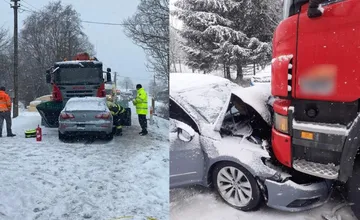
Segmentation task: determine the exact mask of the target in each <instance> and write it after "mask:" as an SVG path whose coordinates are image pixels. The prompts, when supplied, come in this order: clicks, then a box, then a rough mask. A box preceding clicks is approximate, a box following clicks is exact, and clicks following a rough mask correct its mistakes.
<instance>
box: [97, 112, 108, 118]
mask: <svg viewBox="0 0 360 220" xmlns="http://www.w3.org/2000/svg"><path fill="white" fill-rule="evenodd" d="M95 118H98V119H109V118H110V113H101V114H98V115H96V116H95Z"/></svg>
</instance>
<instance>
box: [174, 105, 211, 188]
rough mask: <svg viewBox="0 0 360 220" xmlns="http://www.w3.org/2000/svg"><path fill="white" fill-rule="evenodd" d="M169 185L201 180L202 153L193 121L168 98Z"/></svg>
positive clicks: (193, 182) (178, 185) (202, 172)
mask: <svg viewBox="0 0 360 220" xmlns="http://www.w3.org/2000/svg"><path fill="white" fill-rule="evenodd" d="M169 104H170V187H171V188H173V187H180V186H185V185H192V184H197V183H200V182H202V180H203V175H204V153H203V150H202V147H201V145H200V134H199V129H198V127H197V125H196V123H195V121H194V120H193V119H192V118H191V117H190V116H189V115H188V114H187V113H186V112H185V111H184V110H183V109H182V108H181V107H180V106H179V105H178V104H176V103H175V102H174V101H173V100H172V99H170V103H169Z"/></svg>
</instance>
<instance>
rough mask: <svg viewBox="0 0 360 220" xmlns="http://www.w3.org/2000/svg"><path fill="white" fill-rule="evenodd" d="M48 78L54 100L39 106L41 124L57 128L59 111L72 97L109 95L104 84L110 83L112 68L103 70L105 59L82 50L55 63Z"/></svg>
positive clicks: (48, 72)
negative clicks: (69, 57) (102, 60)
mask: <svg viewBox="0 0 360 220" xmlns="http://www.w3.org/2000/svg"><path fill="white" fill-rule="evenodd" d="M104 73H106V77H104ZM46 81H47V83H49V84H51V86H52V101H50V102H45V103H42V104H40V105H38V106H37V107H36V108H37V110H38V111H39V113H40V115H41V116H42V123H41V124H42V125H45V126H46V127H58V117H59V114H60V111H61V110H62V109H63V107H64V105H65V104H66V102H67V101H68V100H69V99H70V98H72V97H87V96H92V97H106V92H105V83H107V82H111V69H110V68H108V69H107V71H106V72H105V71H103V64H102V62H100V61H98V60H97V59H96V58H91V57H90V56H89V54H88V53H80V54H77V55H76V56H75V57H74V58H73V60H70V61H67V60H64V61H61V62H56V63H55V64H54V65H53V66H52V67H51V68H50V69H49V70H47V71H46Z"/></svg>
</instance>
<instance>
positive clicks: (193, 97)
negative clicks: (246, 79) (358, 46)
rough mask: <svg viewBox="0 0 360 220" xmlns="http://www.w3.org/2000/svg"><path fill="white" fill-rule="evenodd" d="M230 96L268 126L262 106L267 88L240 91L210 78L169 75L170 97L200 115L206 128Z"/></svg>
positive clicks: (267, 113)
mask: <svg viewBox="0 0 360 220" xmlns="http://www.w3.org/2000/svg"><path fill="white" fill-rule="evenodd" d="M231 94H234V95H236V96H238V97H239V98H240V99H241V100H242V101H244V102H245V103H246V104H248V105H250V106H251V107H253V108H254V109H255V110H256V111H257V112H258V113H259V114H260V115H261V116H262V117H263V119H264V120H265V121H266V122H267V123H268V124H270V123H271V115H270V112H269V111H268V109H267V106H266V103H267V100H268V98H269V96H270V87H268V86H254V87H249V88H243V87H241V86H239V85H237V84H235V83H233V82H231V81H230V80H228V79H225V78H222V77H218V76H213V75H203V74H198V73H171V74H170V96H171V97H172V98H173V99H175V101H177V102H179V104H181V105H182V106H183V107H184V108H185V109H186V110H187V111H188V112H191V113H193V116H194V115H200V116H201V118H203V119H205V121H206V122H207V123H210V124H214V123H216V121H217V120H218V117H219V115H220V113H221V111H223V110H224V109H225V106H226V105H227V104H228V103H229V101H230V97H231ZM194 111H196V112H194ZM195 117H196V116H195ZM196 118H197V119H198V120H201V119H200V118H199V117H196Z"/></svg>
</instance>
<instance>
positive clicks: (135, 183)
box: [0, 105, 169, 220]
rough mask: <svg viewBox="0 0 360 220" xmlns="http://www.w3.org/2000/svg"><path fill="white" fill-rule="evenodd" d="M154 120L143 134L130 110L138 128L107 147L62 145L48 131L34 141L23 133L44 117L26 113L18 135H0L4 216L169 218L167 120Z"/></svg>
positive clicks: (0, 214) (17, 123) (16, 124)
mask: <svg viewBox="0 0 360 220" xmlns="http://www.w3.org/2000/svg"><path fill="white" fill-rule="evenodd" d="M131 106H132V105H131ZM155 119H156V124H154V125H149V135H148V136H144V137H141V136H139V135H138V133H139V132H140V130H141V129H140V127H139V125H138V120H137V115H136V114H135V111H134V110H133V118H132V123H133V126H132V127H128V128H125V129H124V134H123V136H122V137H115V138H114V140H112V141H110V142H105V141H100V140H97V141H95V142H93V143H91V142H89V141H87V140H79V141H77V142H74V143H62V142H60V141H59V140H58V137H57V129H49V128H43V134H44V135H43V141H42V142H36V141H35V139H25V138H24V131H25V130H27V129H32V128H35V127H36V126H37V125H38V123H40V116H39V115H38V113H30V112H22V113H21V116H19V117H18V118H16V119H15V120H14V121H13V130H14V133H16V134H17V136H16V137H15V138H7V137H4V138H0V219H1V220H10V219H11V220H14V219H16V220H17V219H19V220H20V219H21V220H28V219H29V220H30V219H31V220H32V219H39V220H42V219H43V220H50V219H51V220H52V219H69V220H70V219H71V220H77V219H96V220H98V219H99V220H103V219H104V220H110V219H120V217H124V216H127V217H130V216H132V218H126V219H134V220H146V219H148V218H147V216H149V217H154V218H156V219H157V220H160V219H161V220H163V219H164V220H165V219H168V215H169V211H168V210H169V209H168V202H169V201H168V193H169V191H168V176H169V174H168V173H169V162H168V160H169V156H168V155H169V153H168V152H169V150H168V145H169V144H168V121H166V120H162V119H159V118H155ZM3 134H6V133H5V132H3Z"/></svg>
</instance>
